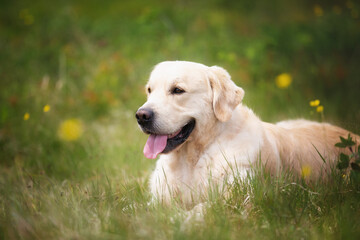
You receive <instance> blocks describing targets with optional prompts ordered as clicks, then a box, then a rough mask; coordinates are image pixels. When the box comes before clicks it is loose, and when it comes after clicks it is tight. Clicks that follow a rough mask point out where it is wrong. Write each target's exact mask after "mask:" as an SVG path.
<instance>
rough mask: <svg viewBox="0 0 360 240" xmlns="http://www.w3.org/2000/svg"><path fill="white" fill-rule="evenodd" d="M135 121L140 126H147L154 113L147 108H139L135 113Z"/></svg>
mask: <svg viewBox="0 0 360 240" xmlns="http://www.w3.org/2000/svg"><path fill="white" fill-rule="evenodd" d="M135 116H136V119H137V121H138V123H139V124H140V125H145V124H149V123H151V122H152V120H153V118H154V112H153V111H152V110H150V109H147V108H140V109H139V110H138V111H137V112H136V115H135Z"/></svg>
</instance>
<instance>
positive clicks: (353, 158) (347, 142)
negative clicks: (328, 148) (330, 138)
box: [335, 133, 360, 183]
mask: <svg viewBox="0 0 360 240" xmlns="http://www.w3.org/2000/svg"><path fill="white" fill-rule="evenodd" d="M355 145H356V143H355V142H354V141H353V139H352V137H351V136H350V133H349V135H348V137H347V139H345V138H343V137H340V142H338V143H336V144H335V146H336V147H339V148H343V149H345V148H348V149H349V151H350V153H349V154H345V153H340V158H339V162H338V163H337V168H338V169H339V170H342V171H346V170H348V168H349V166H350V179H351V180H352V181H354V182H356V183H360V152H359V150H360V146H358V147H357V148H356V147H355V151H354V150H353V147H354V146H355Z"/></svg>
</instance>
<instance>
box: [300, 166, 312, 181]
mask: <svg viewBox="0 0 360 240" xmlns="http://www.w3.org/2000/svg"><path fill="white" fill-rule="evenodd" d="M310 174H311V167H310V166H308V165H304V166H303V167H302V168H301V177H303V178H307V177H309V176H310Z"/></svg>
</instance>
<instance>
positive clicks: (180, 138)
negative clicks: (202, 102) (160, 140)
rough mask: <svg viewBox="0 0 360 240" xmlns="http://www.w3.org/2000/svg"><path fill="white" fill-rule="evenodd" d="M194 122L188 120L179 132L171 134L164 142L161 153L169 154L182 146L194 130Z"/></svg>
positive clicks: (193, 120)
mask: <svg viewBox="0 0 360 240" xmlns="http://www.w3.org/2000/svg"><path fill="white" fill-rule="evenodd" d="M195 124H196V121H195V119H192V120H190V121H189V122H188V123H187V124H186V125H185V126H183V127H182V128H181V129H180V130H179V131H177V132H175V133H173V134H171V135H170V136H169V138H168V139H167V142H166V147H165V149H164V150H163V151H162V153H169V152H171V151H173V150H174V149H176V148H178V147H179V146H180V145H182V144H183V143H184V142H186V140H187V139H188V138H189V136H190V135H191V133H192V131H193V130H194V128H195Z"/></svg>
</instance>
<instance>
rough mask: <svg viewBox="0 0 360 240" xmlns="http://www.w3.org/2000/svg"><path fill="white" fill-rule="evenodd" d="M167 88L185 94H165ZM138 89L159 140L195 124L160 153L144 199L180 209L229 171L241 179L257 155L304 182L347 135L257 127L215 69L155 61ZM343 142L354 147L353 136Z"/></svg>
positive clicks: (302, 127)
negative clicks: (306, 172) (305, 172)
mask: <svg viewBox="0 0 360 240" xmlns="http://www.w3.org/2000/svg"><path fill="white" fill-rule="evenodd" d="M174 86H177V87H181V88H182V89H184V90H185V93H183V94H181V95H172V94H171V93H170V90H171V89H172V88H173V87H174ZM146 89H147V90H148V89H150V90H151V93H150V94H148V100H147V102H146V103H145V104H144V105H143V106H142V107H146V108H151V109H153V110H154V112H155V114H156V126H157V130H158V131H159V133H162V134H171V133H174V132H176V131H177V130H179V129H181V127H182V126H184V125H185V124H186V123H187V122H188V121H189V120H190V119H191V118H194V119H195V120H196V126H195V129H194V130H193V132H192V133H191V135H190V137H189V138H188V140H187V141H186V142H185V143H183V144H182V145H181V146H179V147H178V148H177V149H175V150H174V151H172V152H170V153H168V154H162V155H161V156H160V158H159V159H158V161H157V163H156V168H155V170H154V172H153V174H152V176H151V179H150V189H151V193H152V194H153V196H154V198H156V199H158V200H160V201H162V202H165V203H169V202H170V201H171V200H172V199H173V198H179V199H180V200H181V201H183V202H184V203H185V204H194V203H197V202H200V201H202V200H203V199H201V198H202V197H203V196H205V195H206V193H207V191H208V188H209V182H211V183H215V184H219V185H221V183H223V182H224V181H231V179H232V177H233V176H232V174H233V170H234V169H237V170H238V171H239V172H240V175H245V174H246V171H248V170H250V169H251V166H253V165H254V164H256V163H257V162H258V160H259V154H261V163H262V164H263V165H264V166H265V167H266V169H268V170H269V171H272V172H274V173H276V172H278V171H279V170H281V169H290V170H293V171H294V172H295V173H300V172H301V169H302V167H303V166H308V167H310V168H311V170H312V171H311V176H312V177H318V176H319V175H320V174H321V173H323V172H326V171H328V170H329V169H330V167H331V166H332V164H333V163H334V161H335V160H336V159H337V157H338V154H339V149H337V148H335V147H334V144H335V143H336V142H338V141H339V136H345V137H346V136H347V135H348V133H349V131H346V130H344V129H342V128H339V127H336V126H333V125H330V124H327V123H317V122H311V121H307V120H291V121H284V122H279V123H277V124H271V123H265V122H262V121H261V120H260V119H259V118H258V117H257V116H256V115H255V114H254V113H253V112H252V110H250V109H249V108H247V107H246V106H244V105H242V104H241V100H242V98H243V96H244V91H243V89H241V88H240V87H238V86H236V85H235V84H234V83H233V81H232V80H231V79H230V75H229V74H228V73H227V72H226V71H225V70H224V69H223V68H220V67H217V66H214V67H207V66H205V65H202V64H198V63H192V62H184V61H174V62H162V63H160V64H158V65H157V66H156V67H155V69H154V70H153V71H152V73H151V76H150V79H149V81H148V84H147V86H146ZM351 135H352V136H353V137H355V139H356V140H357V142H359V141H360V138H359V136H357V135H354V134H352V133H351ZM315 147H316V149H317V151H319V152H320V153H321V154H322V156H323V157H324V158H325V159H326V161H327V162H326V164H324V162H323V160H322V159H321V158H320V156H319V154H318V153H317V151H316V149H315Z"/></svg>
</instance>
